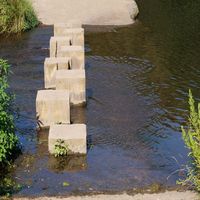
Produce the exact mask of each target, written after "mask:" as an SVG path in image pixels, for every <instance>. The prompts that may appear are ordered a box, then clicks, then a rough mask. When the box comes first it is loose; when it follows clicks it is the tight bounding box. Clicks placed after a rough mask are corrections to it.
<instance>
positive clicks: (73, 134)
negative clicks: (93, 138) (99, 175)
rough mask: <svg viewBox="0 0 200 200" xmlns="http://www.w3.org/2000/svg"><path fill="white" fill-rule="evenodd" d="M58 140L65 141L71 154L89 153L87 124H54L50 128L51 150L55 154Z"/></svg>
mask: <svg viewBox="0 0 200 200" xmlns="http://www.w3.org/2000/svg"><path fill="white" fill-rule="evenodd" d="M58 140H62V141H64V143H65V144H66V146H67V147H68V148H69V153H68V155H70V154H86V153H87V130H86V125H85V124H69V125H62V124H61V125H52V126H50V130H49V139H48V141H49V142H48V143H49V152H50V153H51V154H54V150H55V144H56V142H57V141H58Z"/></svg>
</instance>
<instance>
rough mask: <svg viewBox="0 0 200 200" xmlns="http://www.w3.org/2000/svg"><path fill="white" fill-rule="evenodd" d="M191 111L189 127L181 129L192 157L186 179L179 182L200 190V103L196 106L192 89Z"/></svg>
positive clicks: (190, 96) (190, 95)
mask: <svg viewBox="0 0 200 200" xmlns="http://www.w3.org/2000/svg"><path fill="white" fill-rule="evenodd" d="M189 111H190V114H189V117H188V125H187V129H185V128H184V127H183V126H182V127H181V129H182V137H183V140H184V142H185V144H186V146H187V148H188V149H189V151H190V152H189V154H188V156H190V157H191V163H190V165H189V166H187V167H186V172H187V174H186V175H187V177H186V179H185V180H179V181H178V183H179V184H182V185H190V186H192V187H194V188H195V189H196V190H197V191H200V103H198V107H197V108H196V107H195V101H194V98H193V95H192V92H191V90H189Z"/></svg>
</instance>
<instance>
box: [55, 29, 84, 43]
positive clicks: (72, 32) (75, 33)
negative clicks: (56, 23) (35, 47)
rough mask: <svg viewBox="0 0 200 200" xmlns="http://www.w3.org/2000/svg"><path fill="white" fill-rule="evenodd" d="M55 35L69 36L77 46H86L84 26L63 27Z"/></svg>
mask: <svg viewBox="0 0 200 200" xmlns="http://www.w3.org/2000/svg"><path fill="white" fill-rule="evenodd" d="M54 36H56V37H57V36H62V37H69V38H71V39H72V44H73V45H75V46H84V43H85V40H84V29H83V28H62V29H60V31H59V32H55V34H54Z"/></svg>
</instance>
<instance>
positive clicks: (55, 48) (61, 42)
mask: <svg viewBox="0 0 200 200" xmlns="http://www.w3.org/2000/svg"><path fill="white" fill-rule="evenodd" d="M70 45H72V38H70V37H51V39H50V57H58V52H59V50H60V48H61V46H70Z"/></svg>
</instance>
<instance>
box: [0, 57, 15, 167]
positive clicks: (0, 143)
mask: <svg viewBox="0 0 200 200" xmlns="http://www.w3.org/2000/svg"><path fill="white" fill-rule="evenodd" d="M8 73H9V65H8V64H7V62H6V61H4V60H2V59H0V164H2V163H6V162H8V160H9V159H10V157H11V155H12V152H13V150H14V149H15V148H16V147H17V143H18V139H17V137H16V135H15V126H14V119H13V116H12V114H11V111H10V105H11V102H12V96H11V95H9V94H8V92H7V89H8V81H7V77H8Z"/></svg>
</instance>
